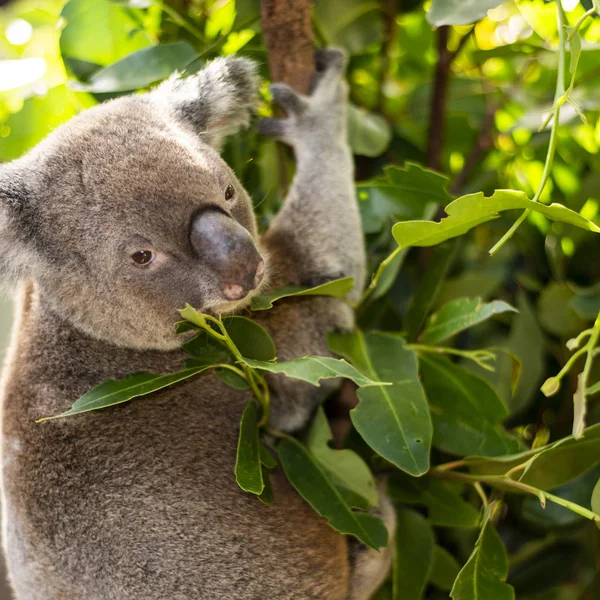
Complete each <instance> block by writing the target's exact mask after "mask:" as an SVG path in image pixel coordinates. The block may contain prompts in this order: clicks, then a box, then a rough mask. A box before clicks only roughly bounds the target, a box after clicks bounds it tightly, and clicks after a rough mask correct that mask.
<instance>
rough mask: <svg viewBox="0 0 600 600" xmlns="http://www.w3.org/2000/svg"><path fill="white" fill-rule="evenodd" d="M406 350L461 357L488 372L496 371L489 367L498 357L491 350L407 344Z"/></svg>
mask: <svg viewBox="0 0 600 600" xmlns="http://www.w3.org/2000/svg"><path fill="white" fill-rule="evenodd" d="M406 348H408V349H409V350H415V351H416V352H424V353H429V354H452V355H454V356H461V357H462V358H468V359H469V360H472V361H473V362H475V363H477V364H478V365H479V366H480V367H481V368H482V369H485V370H486V371H492V372H493V371H494V367H493V366H491V365H489V364H488V362H489V361H495V360H496V355H495V354H494V353H493V352H491V351H490V350H458V349H457V348H449V347H447V346H427V345H425V344H406Z"/></svg>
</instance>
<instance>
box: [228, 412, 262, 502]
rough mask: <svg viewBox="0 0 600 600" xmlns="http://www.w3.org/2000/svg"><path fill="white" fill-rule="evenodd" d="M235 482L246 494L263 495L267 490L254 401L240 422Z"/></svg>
mask: <svg viewBox="0 0 600 600" xmlns="http://www.w3.org/2000/svg"><path fill="white" fill-rule="evenodd" d="M235 480H236V481H237V484H238V485H239V486H240V487H241V488H242V489H243V490H244V491H246V492H250V493H251V494H257V495H260V494H262V492H263V490H264V489H265V483H264V480H263V472H262V464H261V457H260V442H259V439H258V406H257V404H256V402H255V401H254V400H250V402H248V404H246V408H245V409H244V412H243V413H242V420H241V422H240V435H239V438H238V447H237V457H236V461H235Z"/></svg>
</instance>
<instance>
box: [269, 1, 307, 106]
mask: <svg viewBox="0 0 600 600" xmlns="http://www.w3.org/2000/svg"><path fill="white" fill-rule="evenodd" d="M311 17H312V5H311V2H310V0H261V23H262V28H263V33H264V38H265V44H266V46H267V56H268V60H269V70H270V71H271V80H272V81H276V82H284V83H287V84H288V85H290V86H292V87H293V88H294V89H295V90H296V91H298V92H301V93H303V94H306V93H308V91H309V87H310V80H311V76H312V73H313V71H314V57H313V30H312V18H311Z"/></svg>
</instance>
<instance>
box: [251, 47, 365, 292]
mask: <svg viewBox="0 0 600 600" xmlns="http://www.w3.org/2000/svg"><path fill="white" fill-rule="evenodd" d="M346 63H347V61H346V57H345V55H344V54H343V52H342V51H340V50H336V49H326V50H320V51H317V54H316V65H317V73H316V75H315V81H314V85H313V92H312V94H311V95H310V96H301V95H299V94H296V92H294V91H293V90H292V89H291V88H290V87H289V86H287V85H285V84H281V83H275V84H273V85H272V86H271V92H272V94H273V99H274V100H275V102H276V103H277V104H279V105H280V106H281V107H282V108H284V109H285V111H286V112H287V114H288V118H286V119H265V120H263V121H262V122H261V124H260V130H261V131H262V133H264V134H265V135H269V136H272V137H274V138H276V139H279V140H281V141H282V142H284V143H286V144H289V145H291V146H292V147H293V148H294V152H295V155H296V162H297V172H296V176H295V178H294V181H293V183H292V186H291V189H290V192H289V195H288V197H287V199H286V201H285V204H284V206H283V208H282V210H281V212H280V213H279V215H278V216H277V217H276V219H274V221H273V223H272V225H271V228H270V229H269V231H268V232H267V234H266V235H265V238H264V243H265V245H266V246H267V247H268V248H269V250H270V251H271V252H273V253H274V254H275V256H274V262H275V273H274V277H275V279H276V280H277V279H282V283H299V284H319V283H323V282H324V281H327V280H328V279H335V278H337V277H354V278H355V284H356V285H355V291H354V298H355V299H356V297H357V296H359V295H360V293H361V291H362V288H363V284H364V277H365V274H364V270H365V255H364V243H363V237H362V229H361V224H360V216H359V213H358V207H357V204H356V199H355V192H354V166H353V162H352V154H351V151H350V148H349V147H348V143H347V140H346V137H347V126H346V121H347V86H346V83H345V82H344V80H343V76H344V72H345V69H346ZM278 266H279V272H278V269H277V267H278ZM285 279H287V281H285ZM290 279H291V280H290Z"/></svg>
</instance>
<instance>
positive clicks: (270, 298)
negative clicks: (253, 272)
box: [251, 277, 354, 310]
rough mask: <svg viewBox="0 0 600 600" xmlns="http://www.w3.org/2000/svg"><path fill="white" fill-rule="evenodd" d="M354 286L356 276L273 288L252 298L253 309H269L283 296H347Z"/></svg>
mask: <svg viewBox="0 0 600 600" xmlns="http://www.w3.org/2000/svg"><path fill="white" fill-rule="evenodd" d="M353 287H354V277H344V278H343V279H334V280H333V281H328V282H327V283H323V284H322V285H317V286H315V287H306V286H298V285H289V286H286V287H281V288H277V289H276V290H271V291H269V292H267V293H265V294H261V295H260V296H254V297H253V298H252V306H251V308H252V310H267V309H269V308H272V307H273V302H277V301H278V300H281V299H282V298H290V297H293V296H333V297H335V298H345V296H346V294H348V292H350V290H351V289H352V288H353Z"/></svg>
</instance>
